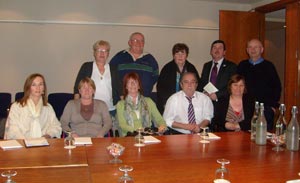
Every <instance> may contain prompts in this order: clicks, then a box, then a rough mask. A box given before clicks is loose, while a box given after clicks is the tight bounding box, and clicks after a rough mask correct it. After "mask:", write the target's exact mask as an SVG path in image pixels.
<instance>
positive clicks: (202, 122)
mask: <svg viewBox="0 0 300 183" xmlns="http://www.w3.org/2000/svg"><path fill="white" fill-rule="evenodd" d="M180 86H181V88H182V90H181V91H179V92H177V93H175V94H173V95H172V96H171V97H170V98H169V99H168V101H167V104H166V107H165V111H164V115H163V117H164V119H165V121H166V123H167V126H168V127H169V131H170V134H191V133H198V132H200V128H201V127H206V126H207V125H209V124H210V120H211V118H212V117H213V110H214V109H213V104H212V102H211V100H210V99H209V97H208V96H206V95H205V94H203V93H201V92H198V91H196V88H197V86H198V81H197V77H196V75H195V73H191V72H185V73H183V75H182V77H181V80H180Z"/></svg>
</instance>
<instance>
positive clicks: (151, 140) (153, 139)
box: [144, 136, 161, 144]
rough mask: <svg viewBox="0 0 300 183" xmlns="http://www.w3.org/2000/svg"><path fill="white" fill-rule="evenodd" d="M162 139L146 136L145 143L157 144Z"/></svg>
mask: <svg viewBox="0 0 300 183" xmlns="http://www.w3.org/2000/svg"><path fill="white" fill-rule="evenodd" d="M160 142H161V141H160V140H159V139H157V138H155V137H153V136H144V143H145V144H155V143H160Z"/></svg>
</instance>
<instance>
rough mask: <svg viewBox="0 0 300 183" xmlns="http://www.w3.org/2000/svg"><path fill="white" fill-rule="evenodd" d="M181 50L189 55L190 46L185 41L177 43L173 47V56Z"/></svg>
mask: <svg viewBox="0 0 300 183" xmlns="http://www.w3.org/2000/svg"><path fill="white" fill-rule="evenodd" d="M181 51H185V53H186V55H187V56H188V55H189V47H188V46H187V45H186V44H184V43H176V44H175V45H174V46H173V48H172V54H173V56H174V55H175V54H176V53H178V52H181Z"/></svg>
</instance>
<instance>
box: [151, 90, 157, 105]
mask: <svg viewBox="0 0 300 183" xmlns="http://www.w3.org/2000/svg"><path fill="white" fill-rule="evenodd" d="M150 98H151V99H152V100H153V102H154V103H155V104H156V102H157V92H151V93H150Z"/></svg>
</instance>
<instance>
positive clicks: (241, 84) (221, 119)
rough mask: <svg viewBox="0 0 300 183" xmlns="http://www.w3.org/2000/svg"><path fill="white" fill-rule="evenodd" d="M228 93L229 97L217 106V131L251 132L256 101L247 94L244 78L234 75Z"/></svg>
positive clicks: (215, 121) (215, 119) (214, 120)
mask: <svg viewBox="0 0 300 183" xmlns="http://www.w3.org/2000/svg"><path fill="white" fill-rule="evenodd" d="M228 92H229V95H228V96H227V97H225V98H223V99H221V100H219V101H218V103H217V105H216V110H215V111H216V112H215V114H214V118H213V122H214V124H216V126H215V128H216V129H215V131H240V130H243V131H247V130H250V128H251V118H252V115H253V112H254V103H255V101H254V98H252V97H250V96H248V95H247V94H246V87H245V79H244V77H243V76H241V75H238V74H235V75H233V76H232V77H231V78H230V80H229V82H228Z"/></svg>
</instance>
